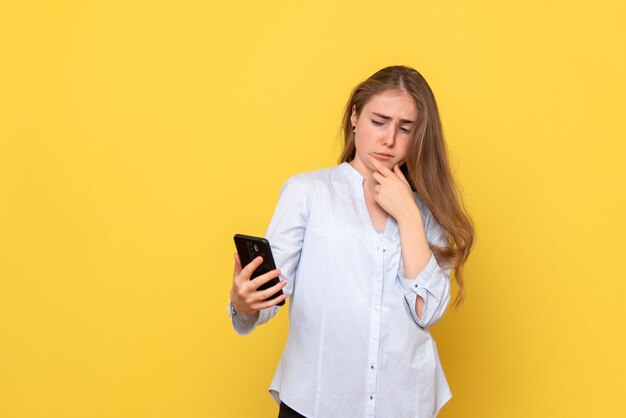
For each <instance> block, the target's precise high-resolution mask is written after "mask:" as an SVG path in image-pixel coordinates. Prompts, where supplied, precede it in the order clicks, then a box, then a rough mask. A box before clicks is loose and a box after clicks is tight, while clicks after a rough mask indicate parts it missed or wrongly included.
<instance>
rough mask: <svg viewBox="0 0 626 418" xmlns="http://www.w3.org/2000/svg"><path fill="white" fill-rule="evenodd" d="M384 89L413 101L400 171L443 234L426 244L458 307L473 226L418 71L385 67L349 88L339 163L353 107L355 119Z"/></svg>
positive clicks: (346, 158)
mask: <svg viewBox="0 0 626 418" xmlns="http://www.w3.org/2000/svg"><path fill="white" fill-rule="evenodd" d="M387 90H402V91H405V92H407V93H408V94H410V95H411V97H413V100H414V102H415V106H416V109H417V121H416V124H415V126H414V129H412V130H411V135H412V138H411V141H410V145H409V149H408V152H407V156H406V162H405V164H404V165H403V167H402V170H403V172H404V174H405V175H406V177H407V179H408V180H409V182H410V183H411V187H412V188H413V190H415V191H416V192H417V194H418V195H419V196H420V197H421V198H422V200H423V201H424V203H425V204H426V206H428V209H429V210H430V211H431V213H432V215H433V217H434V218H435V220H436V221H437V223H438V224H439V225H440V226H441V228H442V229H443V230H444V232H445V234H446V237H447V243H448V246H447V247H437V246H434V245H430V248H431V250H432V252H433V253H434V254H435V257H436V258H437V261H438V262H439V263H441V264H445V265H447V266H450V268H452V269H454V277H455V279H456V282H457V283H458V285H459V292H458V294H457V296H456V299H455V301H454V305H455V307H459V306H460V305H461V304H462V303H463V300H464V299H465V286H464V280H463V265H464V264H465V261H466V260H467V258H468V256H469V253H470V250H471V249H472V245H473V243H474V235H475V233H474V226H473V223H472V219H471V218H470V216H469V215H468V213H467V211H466V210H465V207H464V206H463V200H462V197H461V194H460V192H459V189H458V187H457V185H456V183H455V181H454V178H453V176H452V172H451V170H450V164H449V161H448V153H447V149H446V142H445V138H444V135H443V129H442V126H441V120H440V118H439V111H438V109H437V102H436V101H435V96H434V95H433V92H432V90H431V89H430V87H429V86H428V83H427V82H426V80H425V79H424V77H422V75H421V74H420V73H419V72H417V71H416V70H415V69H413V68H410V67H406V66H402V65H396V66H390V67H386V68H383V69H382V70H379V71H377V72H376V73H375V74H373V75H372V76H370V77H369V78H368V79H367V80H365V81H363V82H361V83H360V84H359V85H357V86H356V87H355V88H354V90H353V91H352V93H351V94H350V98H349V100H348V102H347V104H346V107H345V111H344V116H343V123H342V125H343V126H342V134H343V138H344V148H343V152H342V153H341V156H340V157H339V162H340V163H343V162H350V161H352V160H353V159H354V156H355V153H356V147H355V145H354V133H353V132H352V123H351V120H350V117H351V115H352V109H353V107H354V109H355V111H356V115H357V117H358V116H360V114H361V111H362V110H363V107H364V106H365V104H366V103H367V102H369V100H370V99H371V98H372V97H374V96H376V95H378V94H381V93H383V92H384V91H387Z"/></svg>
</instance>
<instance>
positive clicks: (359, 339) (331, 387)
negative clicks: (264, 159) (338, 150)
mask: <svg viewBox="0 0 626 418" xmlns="http://www.w3.org/2000/svg"><path fill="white" fill-rule="evenodd" d="M414 194H415V199H416V202H417V205H418V208H419V210H420V213H421V215H422V220H423V223H424V226H425V229H426V236H427V239H428V241H429V242H430V243H432V244H435V245H437V246H446V245H447V242H446V239H445V234H444V233H443V230H442V229H441V227H440V226H439V225H438V224H437V223H436V222H435V219H434V218H433V216H432V214H431V212H430V211H429V210H428V208H427V207H426V205H425V204H424V203H423V202H422V200H421V199H420V198H419V196H418V195H417V194H416V193H414ZM266 238H267V239H268V240H269V242H270V245H271V247H272V253H273V255H274V259H275V261H276V266H277V267H278V268H279V269H280V270H281V273H282V274H281V277H280V278H281V280H287V285H286V286H285V288H284V292H285V293H286V294H287V295H288V296H289V299H290V303H289V305H288V306H289V315H290V323H289V335H288V338H287V343H286V345H285V348H284V351H283V354H282V357H281V359H280V362H279V364H278V368H277V370H276V373H275V375H274V379H273V380H272V383H271V386H270V393H271V394H272V396H273V397H274V399H276V401H277V402H280V401H281V400H282V401H284V402H285V403H286V404H287V405H289V406H290V407H291V408H292V409H294V410H296V411H297V412H299V413H300V414H302V415H304V416H306V417H319V418H325V417H379V418H403V417H407V418H408V417H417V418H426V417H428V418H430V417H435V416H436V415H437V413H438V412H439V410H440V409H441V407H442V406H443V405H444V404H445V403H446V402H447V401H448V400H449V399H450V397H451V396H452V395H451V393H450V389H449V387H448V383H447V381H446V378H445V375H444V372H443V369H442V367H441V363H440V361H439V357H438V354H437V347H436V345H435V341H434V340H433V338H432V336H431V334H430V332H429V331H428V327H430V326H432V325H433V324H434V323H435V322H437V321H438V320H439V319H440V318H441V317H442V315H443V314H444V312H445V310H446V308H447V306H448V302H449V300H450V271H449V269H444V268H442V267H441V266H440V265H439V264H438V262H437V260H436V258H435V256H434V255H432V256H431V258H430V260H429V261H428V264H427V265H426V267H425V268H424V270H423V271H422V272H421V273H420V274H419V275H418V277H417V278H415V279H413V280H407V279H406V278H404V276H403V273H404V272H403V266H402V253H401V246H400V230H399V228H398V224H397V222H396V221H395V219H393V217H391V216H389V217H388V220H387V224H386V226H385V229H384V231H383V232H382V233H378V232H377V231H376V229H374V226H373V225H372V222H371V218H370V216H369V212H368V210H367V206H366V204H365V196H364V192H363V177H362V176H361V174H360V173H359V172H358V171H356V170H355V169H354V168H353V167H352V166H351V165H350V164H348V163H342V164H340V165H338V166H335V167H332V168H325V169H320V170H316V171H312V172H307V173H301V174H298V175H295V176H293V177H291V178H289V179H288V180H287V181H286V183H285V184H284V185H283V188H282V190H281V193H280V199H279V202H278V205H277V207H276V210H275V212H274V215H273V217H272V220H271V222H270V225H269V228H268V231H267V234H266ZM417 295H420V296H421V297H422V298H423V299H424V302H425V305H424V311H423V315H422V318H421V319H420V318H418V317H417V315H416V313H415V303H416V298H417ZM279 309H280V308H279V307H277V306H274V307H272V308H268V309H264V310H262V311H261V313H260V315H259V318H258V320H256V321H255V320H254V319H253V317H249V316H246V315H245V314H242V313H238V314H235V315H232V317H231V318H232V323H233V327H234V329H235V330H236V332H237V333H239V334H240V335H244V334H247V333H249V332H251V331H252V330H253V329H254V328H255V327H256V326H257V325H260V324H263V323H265V322H267V321H269V320H270V319H271V318H272V317H273V316H274V315H275V314H276V313H277V312H278V310H279Z"/></svg>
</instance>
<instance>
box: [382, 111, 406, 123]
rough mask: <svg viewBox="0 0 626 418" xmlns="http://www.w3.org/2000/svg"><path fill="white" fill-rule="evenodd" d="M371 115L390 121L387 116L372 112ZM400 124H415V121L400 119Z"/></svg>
mask: <svg viewBox="0 0 626 418" xmlns="http://www.w3.org/2000/svg"><path fill="white" fill-rule="evenodd" d="M372 115H376V116H378V117H379V118H383V119H385V120H391V119H392V118H391V116H387V115H382V114H380V113H376V112H372ZM400 123H415V121H412V120H408V119H400Z"/></svg>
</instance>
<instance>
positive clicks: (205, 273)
mask: <svg viewBox="0 0 626 418" xmlns="http://www.w3.org/2000/svg"><path fill="white" fill-rule="evenodd" d="M216 3H217V4H219V5H216V4H211V2H204V1H196V2H187V1H177V2H171V4H170V2H154V1H135V2H127V1H91V2H90V1H64V2H58V1H50V2H13V1H8V0H5V1H2V2H1V3H0V58H1V63H0V140H1V149H0V417H7V418H22V417H29V418H31V417H32V418H35V417H59V418H73V417H77V418H78V417H80V418H84V417H90V418H100V417H155V418H156V417H185V418H186V417H189V418H193V417H274V416H276V406H275V405H274V403H273V401H272V400H271V398H270V397H269V395H268V394H267V392H266V390H267V386H268V385H269V382H270V379H271V376H272V374H273V372H274V368H275V366H276V362H277V361H278V358H279V356H280V352H281V349H282V344H283V342H284V340H285V338H286V330H287V313H286V312H281V314H280V315H279V317H277V318H275V319H274V320H273V321H271V322H270V323H269V324H267V325H264V326H263V327H262V328H259V329H257V330H256V331H255V332H254V333H253V334H252V335H250V336H248V337H245V338H240V337H237V336H236V335H235V333H234V332H233V331H232V329H231V327H230V322H229V320H228V318H227V316H226V310H225V307H226V305H227V300H228V292H229V288H230V280H231V273H232V253H233V252H234V246H233V243H232V235H233V234H234V233H237V232H241V233H248V234H259V235H261V234H263V233H264V232H265V229H266V227H267V224H268V221H269V218H270V216H271V213H272V211H273V208H274V205H275V203H276V200H277V197H278V191H279V189H280V186H281V185H282V182H283V181H284V180H285V179H286V178H287V177H289V176H290V175H292V174H294V173H297V172H301V171H306V170H310V169H314V168H318V167H324V166H330V165H332V164H334V163H335V161H336V157H337V155H338V152H339V144H338V141H339V138H338V128H339V119H340V115H341V110H342V106H343V105H344V103H345V101H346V99H347V95H348V93H349V91H350V89H351V88H352V87H353V86H354V85H355V84H356V83H357V82H359V81H361V80H362V79H364V78H366V77H367V76H369V75H370V74H372V73H373V72H374V71H376V70H377V69H379V68H381V67H383V66H386V65H390V64H398V63H402V64H407V65H411V66H414V67H416V68H418V69H419V70H420V71H421V72H422V73H423V74H424V76H425V77H426V78H427V80H429V82H430V84H431V86H432V88H433V90H434V91H435V94H436V96H437V98H438V101H439V105H440V109H441V114H442V118H443V122H444V127H445V131H446V134H447V137H448V141H449V148H450V152H451V155H452V164H453V167H454V169H455V172H456V175H457V177H458V179H459V183H460V184H461V186H462V188H463V190H464V194H465V199H466V202H467V206H468V209H469V210H470V212H471V214H472V215H473V218H474V220H475V222H476V226H477V236H478V241H477V244H476V247H475V251H474V253H473V254H472V257H471V259H470V261H469V263H468V265H467V269H466V273H467V287H468V300H467V303H466V305H465V307H464V309H462V310H461V311H459V312H454V311H449V312H448V314H447V315H446V317H445V318H444V320H443V321H442V322H440V323H439V324H438V325H437V326H435V327H434V328H433V330H432V332H433V334H434V335H435V337H436V340H437V343H438V347H439V350H440V355H441V358H442V362H443V365H444V369H445V371H446V374H447V376H448V379H449V382H450V385H451V388H452V391H453V393H454V396H453V398H452V400H451V401H450V403H449V404H448V405H447V406H446V407H445V408H444V409H443V411H442V414H441V416H442V417H444V418H453V417H463V418H467V417H477V418H489V417H494V418H495V417H498V418H501V417H520V418H528V417H591V416H593V417H618V416H625V415H626V397H625V396H624V394H623V390H624V386H625V384H626V378H625V377H624V376H626V364H625V360H624V352H625V351H626V343H625V341H626V327H624V325H623V324H622V321H623V317H624V314H626V312H625V309H624V305H625V303H624V299H625V295H626V284H625V283H626V280H625V279H626V273H625V271H626V263H625V261H624V260H625V257H624V255H623V254H624V250H626V245H625V244H624V236H625V233H626V222H625V220H624V212H625V206H626V205H625V203H626V202H625V200H626V197H625V195H626V187H625V181H626V169H625V168H624V159H625V156H626V149H625V148H626V146H625V145H624V144H625V140H626V136H625V134H626V122H625V120H626V118H625V115H626V99H625V97H626V81H625V78H624V75H626V54H625V53H624V44H626V33H625V28H626V25H624V22H626V6H625V4H626V3H624V2H623V1H619V0H601V1H595V2H571V1H565V0H563V1H548V2H546V1H544V0H529V1H524V2H515V3H510V2H508V3H507V2H502V1H486V0H482V1H458V2H433V1H414V0H411V1H404V2H374V1H363V0H360V1H346V2H339V3H336V2H334V1H323V2H319V1H307V2H301V1H281V2H278V1H268V2H262V3H261V2H247V3H240V2H216ZM407 396H411V394H410V392H408V391H407Z"/></svg>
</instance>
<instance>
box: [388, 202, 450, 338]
mask: <svg viewBox="0 0 626 418" xmlns="http://www.w3.org/2000/svg"><path fill="white" fill-rule="evenodd" d="M424 211H425V212H426V213H425V224H426V226H425V229H426V238H427V240H428V242H429V243H432V244H433V245H435V246H438V247H445V246H447V239H446V237H445V233H444V231H443V229H442V228H441V227H440V226H439V224H437V222H436V221H435V219H434V218H433V216H432V214H431V213H430V211H428V209H425V210H424ZM398 281H399V282H400V285H401V286H402V289H403V290H404V299H405V301H406V303H407V304H408V307H409V309H410V311H411V315H412V316H413V319H414V320H415V322H416V323H417V325H419V326H420V327H422V328H427V327H430V326H432V325H434V324H435V323H436V322H437V321H439V320H440V319H441V317H442V316H443V314H444V313H445V311H446V309H447V307H448V304H449V302H450V270H449V269H444V268H443V267H442V266H440V265H439V263H438V262H437V259H436V258H435V255H434V253H431V256H430V258H429V260H428V263H427V264H426V267H424V270H422V271H421V272H420V274H419V275H418V276H417V277H416V278H415V279H407V278H406V277H405V276H404V265H403V263H402V258H400V267H399V270H398ZM418 296H420V297H421V298H422V299H423V300H424V310H423V312H422V317H421V318H419V317H418V316H417V312H416V310H415V306H416V303H417V297H418Z"/></svg>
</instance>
